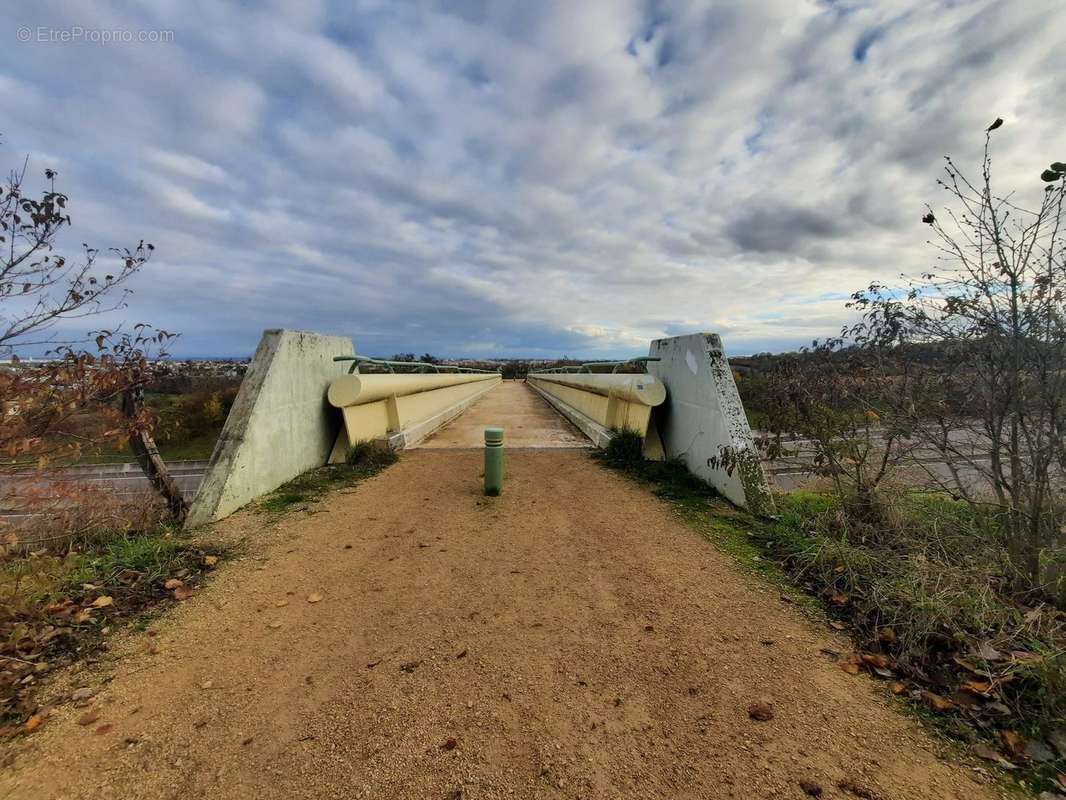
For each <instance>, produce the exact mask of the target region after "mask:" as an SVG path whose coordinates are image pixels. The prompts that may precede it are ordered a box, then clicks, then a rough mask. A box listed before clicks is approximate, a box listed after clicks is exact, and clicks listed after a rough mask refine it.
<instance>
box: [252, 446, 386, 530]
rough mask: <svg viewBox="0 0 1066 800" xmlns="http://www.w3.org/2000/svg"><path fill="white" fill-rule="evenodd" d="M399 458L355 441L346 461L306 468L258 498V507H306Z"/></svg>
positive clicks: (277, 510)
mask: <svg viewBox="0 0 1066 800" xmlns="http://www.w3.org/2000/svg"><path fill="white" fill-rule="evenodd" d="M398 458H399V457H398V456H397V455H396V453H395V452H394V451H393V450H390V449H388V448H387V447H380V446H378V445H376V444H374V443H370V442H365V443H361V444H358V445H356V446H354V447H353V448H352V449H351V451H350V452H349V454H348V462H347V463H345V464H330V465H327V466H325V467H319V468H318V469H313V470H310V471H309V472H305V473H304V474H303V475H300V476H299V477H297V478H294V479H293V480H291V481H289V482H288V483H286V484H284V485H283V486H281V487H279V488H278V489H276V490H275V491H274V492H271V493H270V494H269V495H267V496H266V497H265V498H264V499H262V500H260V501H259V506H258V508H259V510H260V511H263V512H266V513H272V514H280V513H284V512H286V511H290V510H292V509H296V508H305V507H307V506H308V505H310V504H311V503H314V502H317V501H318V500H320V499H321V498H322V497H324V496H325V495H327V494H328V493H329V492H331V491H333V490H335V489H341V488H344V487H346V486H354V485H355V484H357V483H359V482H360V481H363V480H366V479H367V478H370V477H372V476H374V475H377V474H378V473H379V472H381V471H382V470H384V469H386V468H387V467H388V466H390V465H391V464H395V463H396V461H397V460H398Z"/></svg>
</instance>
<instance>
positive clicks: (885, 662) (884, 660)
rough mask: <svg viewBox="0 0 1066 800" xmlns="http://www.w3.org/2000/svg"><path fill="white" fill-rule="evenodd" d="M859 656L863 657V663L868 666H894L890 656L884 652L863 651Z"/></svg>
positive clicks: (883, 667)
mask: <svg viewBox="0 0 1066 800" xmlns="http://www.w3.org/2000/svg"><path fill="white" fill-rule="evenodd" d="M859 658H860V659H862V663H863V664H865V665H866V666H868V667H874V668H878V669H888V668H889V667H891V666H892V662H891V661H890V660H889V658H888V656H886V655H884V654H883V653H863V654H862V655H861V656H859Z"/></svg>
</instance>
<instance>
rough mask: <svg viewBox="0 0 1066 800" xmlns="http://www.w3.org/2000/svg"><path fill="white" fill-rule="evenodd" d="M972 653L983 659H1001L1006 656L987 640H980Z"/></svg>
mask: <svg viewBox="0 0 1066 800" xmlns="http://www.w3.org/2000/svg"><path fill="white" fill-rule="evenodd" d="M974 653H975V655H977V656H978V657H979V658H983V659H984V660H985V661H1003V660H1004V659H1006V656H1005V655H1003V653H1001V652H999V650H997V649H996V648H994V647H993V646H992V645H991V643H989V642H981V643H980V644H979V645H978V646H977V649H976V650H974Z"/></svg>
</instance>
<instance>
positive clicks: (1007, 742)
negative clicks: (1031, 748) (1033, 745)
mask: <svg viewBox="0 0 1066 800" xmlns="http://www.w3.org/2000/svg"><path fill="white" fill-rule="evenodd" d="M999 740H1000V741H1001V742H1003V746H1004V747H1005V748H1007V752H1008V753H1009V754H1010V755H1011V756H1012V757H1014V758H1021V757H1022V756H1024V755H1025V739H1023V738H1022V737H1021V735H1020V734H1018V733H1016V732H1015V731H1000V732H999Z"/></svg>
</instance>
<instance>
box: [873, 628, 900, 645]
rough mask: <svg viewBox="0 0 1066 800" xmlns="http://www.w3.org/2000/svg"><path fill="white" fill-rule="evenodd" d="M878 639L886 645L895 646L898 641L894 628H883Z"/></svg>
mask: <svg viewBox="0 0 1066 800" xmlns="http://www.w3.org/2000/svg"><path fill="white" fill-rule="evenodd" d="M877 638H878V639H880V640H881V641H882V642H884V643H885V644H894V643H895V641H896V631H895V630H894V629H893V628H882V629H881V630H880V632H879V633H878V634H877Z"/></svg>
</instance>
